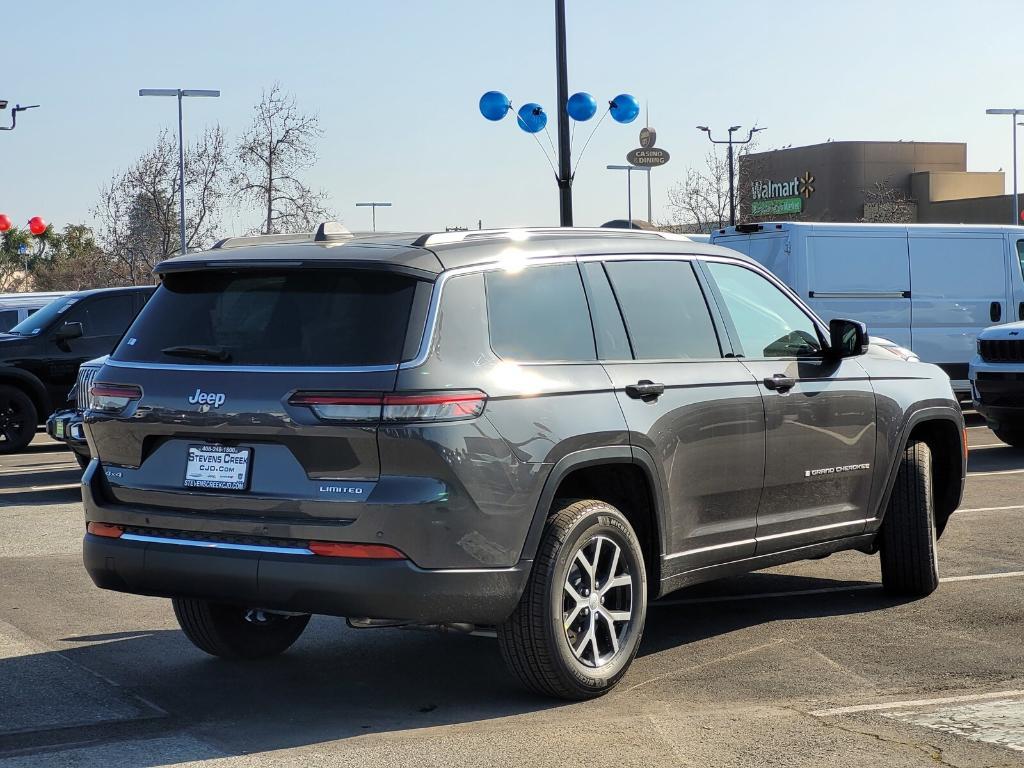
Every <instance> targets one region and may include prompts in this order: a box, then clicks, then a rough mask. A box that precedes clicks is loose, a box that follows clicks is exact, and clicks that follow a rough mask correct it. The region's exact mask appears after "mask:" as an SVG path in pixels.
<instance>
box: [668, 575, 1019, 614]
mask: <svg viewBox="0 0 1024 768" xmlns="http://www.w3.org/2000/svg"><path fill="white" fill-rule="evenodd" d="M1022 576H1024V571H1005V572H1003V573H979V574H973V575H969V576H946V577H945V578H941V579H939V582H940V583H943V584H944V583H946V582H955V581H988V580H989V579H1010V578H1019V577H1022ZM881 588H882V585H881V584H846V585H844V586H841V587H820V588H818V589H792V590H787V591H785V592H751V593H749V594H745V595H719V596H714V597H690V598H683V599H680V600H658V601H657V602H653V603H651V604H650V606H651V607H652V608H656V607H659V606H669V605H700V604H702V603H733V602H737V601H740V600H762V599H766V598H771V597H802V596H804V595H827V594H831V593H833V592H861V591H865V590H870V589H881Z"/></svg>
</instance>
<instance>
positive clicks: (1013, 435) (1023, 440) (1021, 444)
mask: <svg viewBox="0 0 1024 768" xmlns="http://www.w3.org/2000/svg"><path fill="white" fill-rule="evenodd" d="M992 431H993V432H995V434H996V437H998V438H999V439H1000V440H1002V441H1003V442H1004V443H1006V444H1007V445H1012V446H1013V447H1014V448H1024V429H1006V428H1005V427H1004V428H1002V429H993V430H992Z"/></svg>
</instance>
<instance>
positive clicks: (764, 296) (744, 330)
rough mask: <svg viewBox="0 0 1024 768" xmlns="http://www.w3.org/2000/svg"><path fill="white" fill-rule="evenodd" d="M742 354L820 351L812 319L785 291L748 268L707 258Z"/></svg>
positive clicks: (810, 353)
mask: <svg viewBox="0 0 1024 768" xmlns="http://www.w3.org/2000/svg"><path fill="white" fill-rule="evenodd" d="M708 269H709V270H710V272H711V275H712V276H713V277H714V279H715V283H716V284H717V285H718V290H719V291H720V292H721V294H722V298H723V300H724V301H725V308H726V310H727V311H728V312H729V316H730V317H731V319H732V323H733V326H734V327H735V329H736V334H737V336H738V338H737V339H736V341H737V342H738V346H739V347H740V349H739V350H737V354H742V355H744V356H745V357H751V358H758V357H810V356H814V355H818V354H819V353H820V352H821V340H820V339H819V337H818V331H817V328H815V326H814V322H813V321H812V320H811V318H810V317H808V316H807V315H806V314H805V313H804V311H803V310H802V309H801V308H800V307H799V306H798V305H797V304H795V303H794V302H793V300H792V299H790V298H789V297H788V296H787V295H786V294H785V293H783V292H782V291H781V290H779V289H778V288H777V287H776V286H775V285H773V284H772V283H771V282H769V281H768V280H766V279H765V278H764V277H762V276H761V275H759V274H757V273H756V272H754V271H753V270H751V269H746V268H745V267H739V266H736V265H734V264H723V263H721V262H708Z"/></svg>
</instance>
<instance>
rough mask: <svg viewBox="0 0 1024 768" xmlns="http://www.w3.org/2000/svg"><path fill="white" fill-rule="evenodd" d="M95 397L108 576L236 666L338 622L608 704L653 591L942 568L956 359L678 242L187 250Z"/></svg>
mask: <svg viewBox="0 0 1024 768" xmlns="http://www.w3.org/2000/svg"><path fill="white" fill-rule="evenodd" d="M157 272H158V273H159V276H160V278H161V285H160V287H159V289H158V290H157V292H156V294H155V295H154V296H153V298H152V299H151V300H150V302H149V303H148V304H147V305H146V307H145V309H144V310H143V311H142V313H141V314H140V315H139V317H138V318H137V319H136V321H135V323H134V324H133V325H132V326H131V328H130V329H129V330H128V332H127V333H126V334H125V336H124V338H123V339H122V341H121V343H120V344H119V346H118V347H117V349H116V350H115V351H114V353H113V354H112V355H111V356H110V359H109V360H108V361H107V362H106V364H105V365H104V366H103V368H102V369H101V370H100V372H99V374H98V375H97V377H96V379H95V383H94V384H93V385H92V387H91V399H90V409H89V410H88V411H87V413H86V416H85V418H86V433H87V437H88V440H89V445H90V448H91V451H92V455H93V456H94V457H95V458H94V459H93V460H92V462H91V463H90V465H89V467H88V469H87V470H86V472H85V475H84V477H83V481H82V482H83V484H84V489H83V496H84V501H85V516H86V522H87V529H86V531H87V532H86V534H85V541H84V548H85V564H86V567H87V568H88V571H89V573H90V575H91V576H92V578H93V580H94V581H95V582H96V584H97V585H98V586H100V587H103V588H106V589H113V590H119V591H123V592H133V593H137V594H144V595H158V596H164V597H169V598H172V600H173V604H174V610H175V613H176V615H177V618H178V621H179V623H180V624H181V627H182V629H183V630H184V631H185V633H186V634H187V635H188V637H189V638H190V639H191V640H192V642H193V643H195V645H197V646H198V647H199V648H201V649H202V650H204V651H206V652H208V653H211V654H214V655H217V656H224V657H236V658H237V657H242V658H255V657H263V656H269V655H273V654H277V653H280V652H282V651H284V650H285V649H286V648H288V647H289V646H290V645H291V644H292V643H293V642H294V641H295V640H296V638H297V637H298V636H299V635H300V634H301V632H302V631H303V629H304V628H305V626H306V624H307V622H308V621H309V616H310V614H314V613H322V614H332V615H337V616H345V617H347V618H348V619H349V622H350V624H352V625H353V626H358V627H373V626H401V625H417V624H428V625H442V626H447V627H449V628H455V629H460V630H464V631H472V630H473V629H475V628H487V627H494V628H496V631H497V636H498V640H499V644H500V648H501V652H502V655H503V656H504V658H505V660H506V662H507V663H508V665H509V667H510V668H511V670H512V671H513V672H514V673H515V674H516V675H517V676H518V677H519V678H520V679H521V680H522V681H523V682H524V683H525V684H526V685H528V686H529V687H531V688H533V689H534V690H536V691H538V692H541V693H545V694H549V695H553V696H559V697H564V698H574V699H582V698H588V697H592V696H596V695H600V694H602V693H604V692H606V691H607V690H609V689H610V688H611V687H612V686H614V685H615V683H616V682H617V681H618V680H619V679H620V678H621V677H622V675H623V674H624V673H625V671H626V669H627V667H628V666H629V664H630V662H631V661H632V659H633V657H634V655H635V654H636V652H637V647H638V644H639V642H640V636H641V633H642V631H643V628H644V619H645V613H646V606H647V601H648V600H649V599H654V598H657V597H660V596H661V595H664V594H666V593H668V592H671V591H673V590H676V589H679V588H680V587H685V586H687V585H690V584H694V583H697V582H701V581H706V580H709V579H714V578H717V577H720V576H726V575H730V574H736V573H740V572H745V571H751V570H755V569H759V568H765V567H768V566H772V565H777V564H779V563H784V562H788V561H793V560H799V559H803V558H812V557H822V556H825V555H828V554H830V553H832V552H836V551H839V550H849V549H856V550H860V551H862V552H865V553H867V554H871V553H875V552H880V554H881V564H882V581H883V584H884V586H885V587H886V589H887V590H888V591H889V592H890V593H892V594H897V595H906V596H922V595H926V594H928V593H930V592H931V591H932V590H934V589H935V587H936V586H937V584H938V566H937V559H936V539H937V537H938V536H939V535H940V534H941V533H942V530H943V528H944V526H945V524H946V521H947V520H948V518H949V516H950V514H951V513H952V512H953V511H954V510H955V509H956V507H957V505H958V504H959V502H960V498H961V493H962V489H963V480H964V474H965V464H966V451H965V447H964V441H963V420H962V416H961V414H960V410H959V408H958V407H957V402H956V399H955V397H954V395H953V393H952V391H951V389H950V384H949V380H948V378H947V377H946V375H945V374H944V373H943V372H942V371H941V370H939V369H938V368H936V367H935V366H932V365H927V364H923V363H920V362H917V361H915V360H913V359H905V358H904V357H901V356H900V354H899V352H898V348H897V349H896V351H893V348H892V347H887V348H883V347H880V346H877V345H872V344H869V341H868V337H867V332H866V330H865V329H864V327H863V326H862V325H861V324H860V323H856V322H852V321H843V320H836V321H833V322H832V324H831V327H829V326H826V325H824V324H823V323H822V322H821V321H820V320H819V319H818V318H817V317H816V316H815V315H814V313H813V312H811V311H810V310H809V309H808V308H807V307H806V306H804V305H803V303H802V302H801V301H800V299H799V298H797V297H796V296H795V295H794V294H793V293H792V292H791V291H790V290H789V289H788V288H786V287H785V286H784V285H783V284H782V283H781V282H780V281H778V280H777V279H775V278H774V277H773V276H772V275H771V274H770V273H768V272H767V271H765V270H764V269H763V268H761V267H759V266H758V265H757V264H755V263H754V262H752V261H750V260H749V259H747V258H745V257H743V256H740V255H738V254H736V253H735V252H733V251H730V250H727V249H724V248H720V247H716V246H710V245H705V244H698V243H693V242H690V241H688V240H686V239H685V238H681V237H673V236H670V235H662V234H661V233H656V232H639V231H637V232H626V231H624V232H609V231H608V230H572V229H570V230H557V229H555V230H540V229H537V230H513V231H492V232H488V231H481V232H458V233H450V234H438V235H423V236H416V235H410V236H405V237H399V236H390V237H376V238H352V237H351V236H350V235H345V234H342V233H340V232H336V233H332V228H331V227H328V226H326V225H323V226H321V228H320V230H319V231H318V232H317V233H316V235H315V236H312V237H310V236H306V237H305V238H303V239H302V240H301V241H300V240H299V239H297V238H294V237H293V238H286V237H281V236H278V237H276V238H271V239H269V241H267V240H260V239H242V240H238V239H235V240H230V241H225V242H222V243H221V244H219V247H216V248H214V249H213V250H211V251H208V252H204V253H195V254H189V255H187V256H182V257H177V258H173V259H170V260H168V261H165V262H164V263H162V264H161V265H160V266H159V267H158V268H157Z"/></svg>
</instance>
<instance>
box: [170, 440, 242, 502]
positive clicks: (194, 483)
mask: <svg viewBox="0 0 1024 768" xmlns="http://www.w3.org/2000/svg"><path fill="white" fill-rule="evenodd" d="M251 458H252V448H233V447H230V446H227V445H190V446H189V447H188V461H187V462H186V464H185V482H184V486H185V487H186V488H216V489H218V490H222V491H244V490H245V487H246V485H247V483H248V480H249V460H250V459H251Z"/></svg>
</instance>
